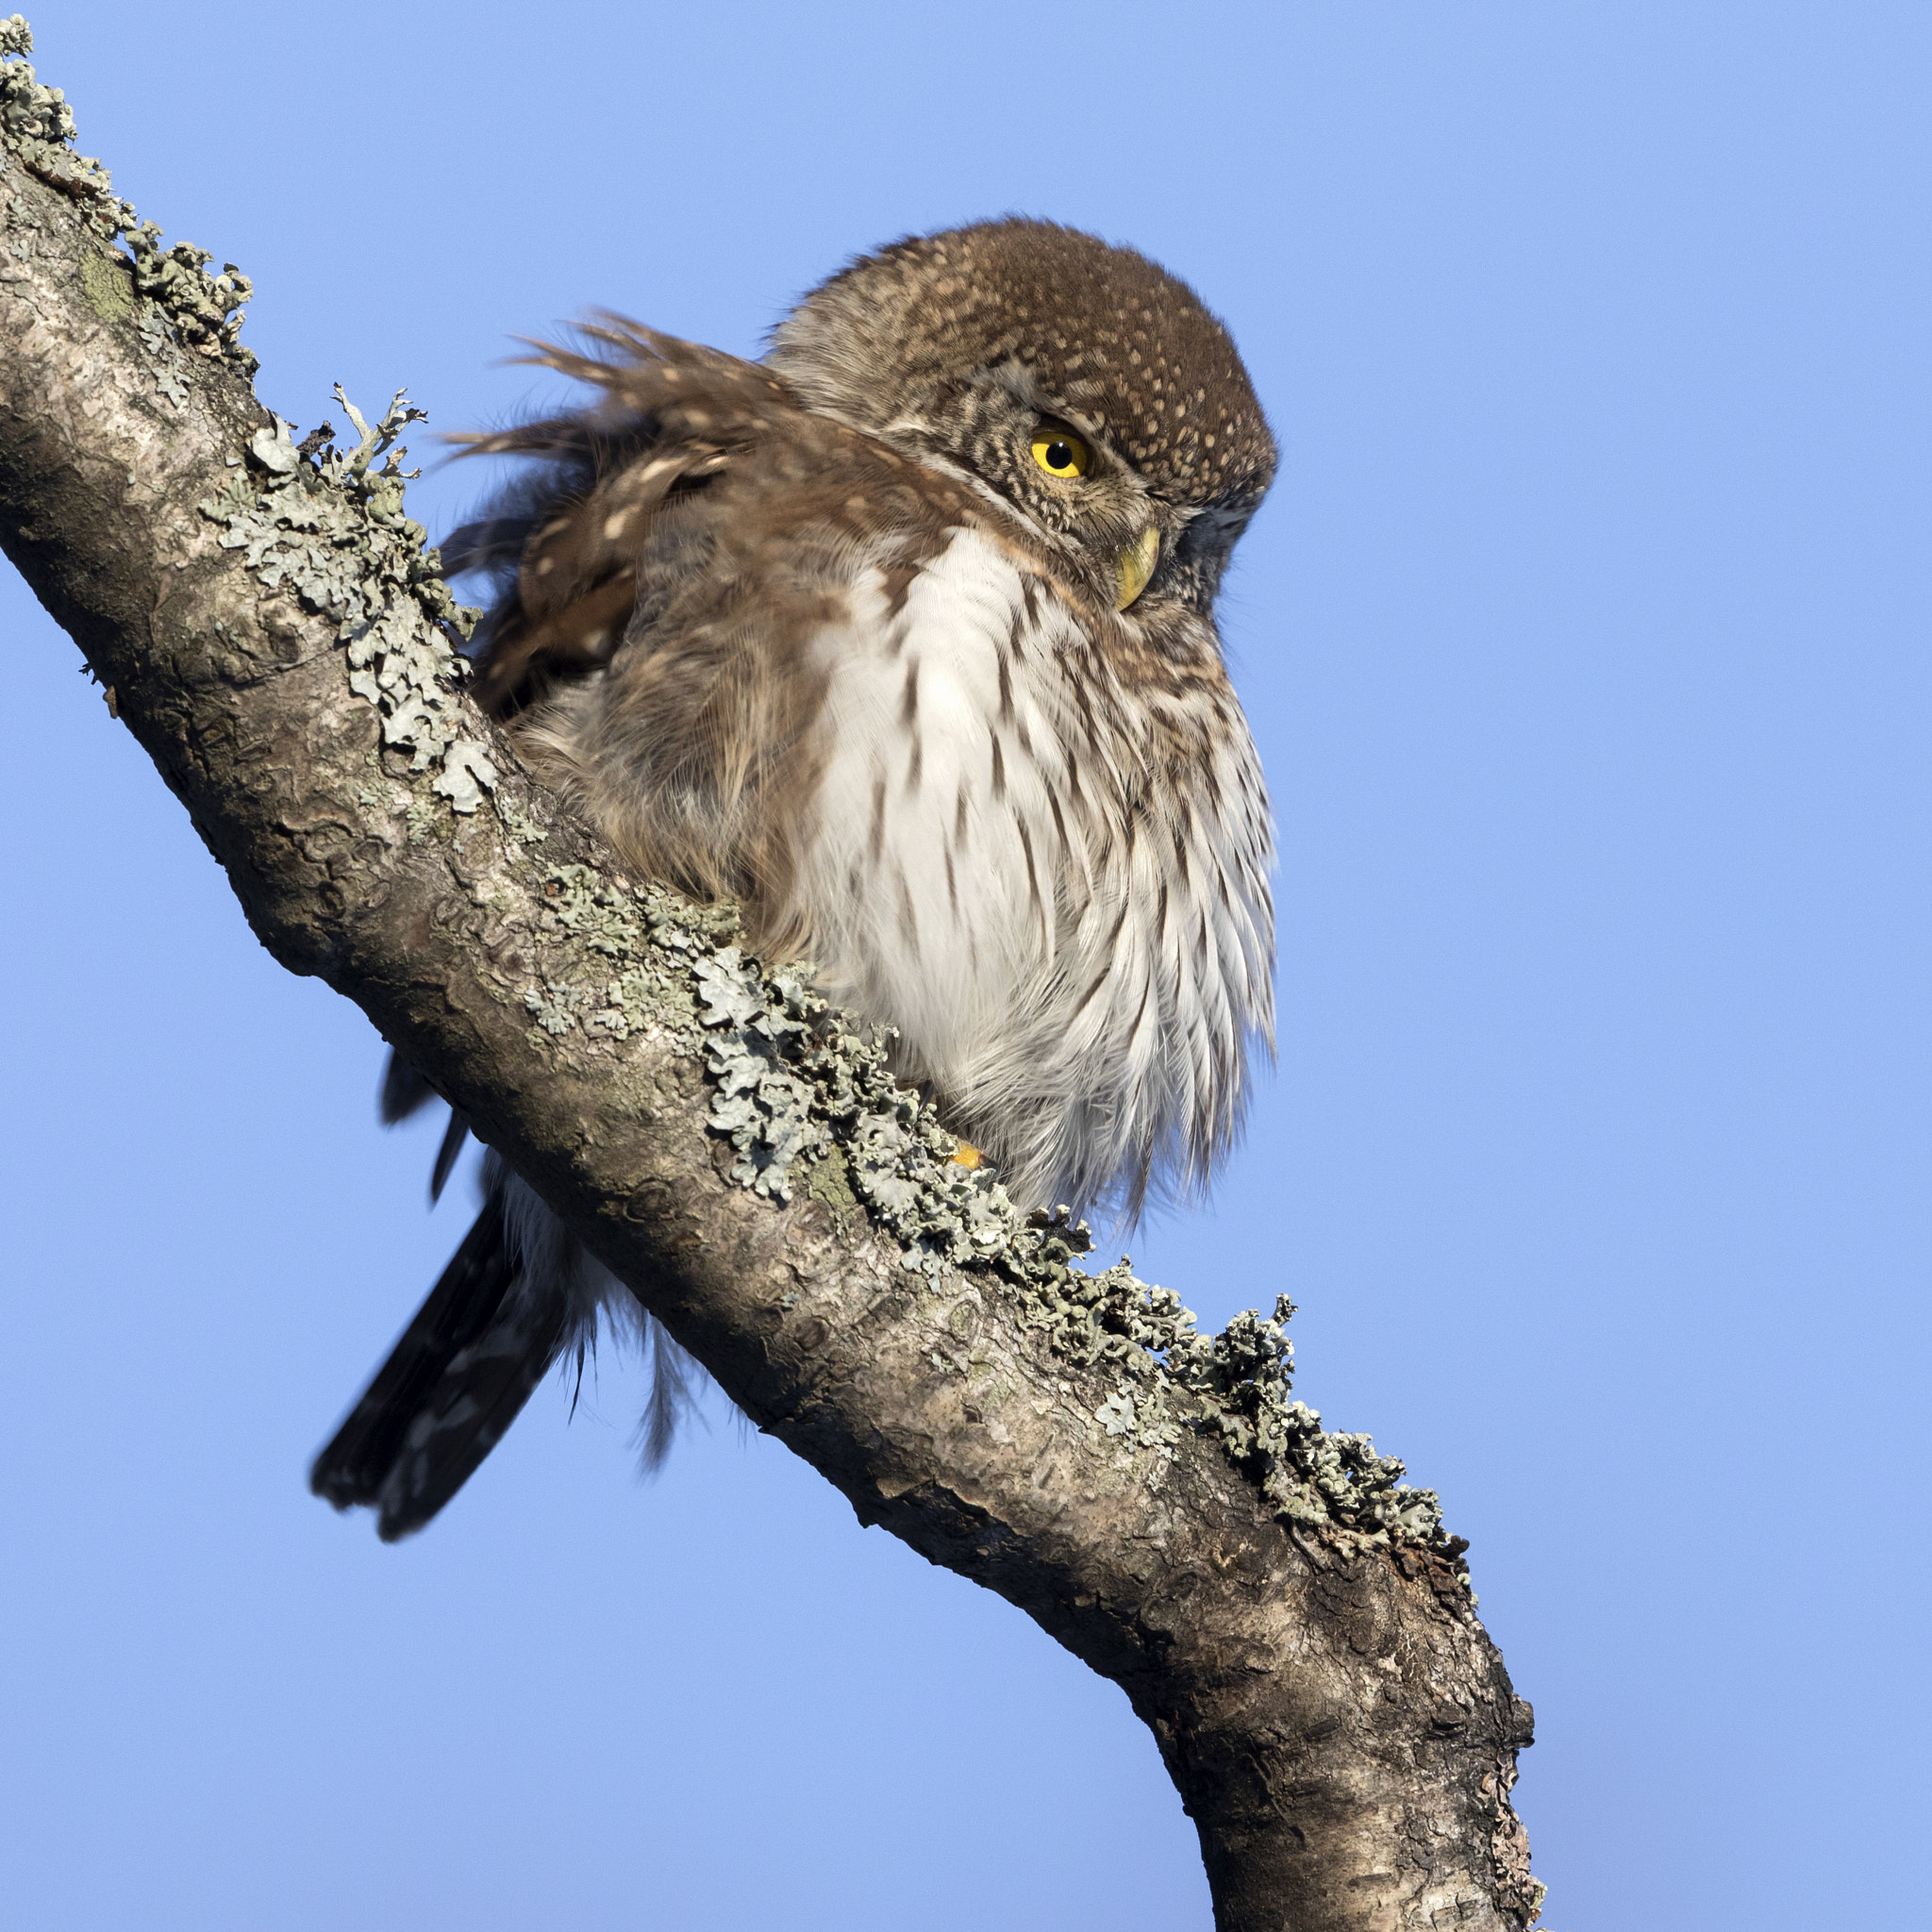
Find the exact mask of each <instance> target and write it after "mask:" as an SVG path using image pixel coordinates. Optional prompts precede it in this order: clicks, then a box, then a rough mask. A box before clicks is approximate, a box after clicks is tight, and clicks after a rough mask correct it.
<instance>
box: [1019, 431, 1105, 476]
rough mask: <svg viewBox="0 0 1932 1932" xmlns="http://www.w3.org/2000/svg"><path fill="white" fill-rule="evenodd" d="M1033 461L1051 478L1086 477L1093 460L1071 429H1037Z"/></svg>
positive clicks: (1034, 434) (1034, 435)
mask: <svg viewBox="0 0 1932 1932" xmlns="http://www.w3.org/2000/svg"><path fill="white" fill-rule="evenodd" d="M1033 460H1034V461H1035V462H1036V463H1038V464H1039V465H1040V467H1041V469H1042V470H1044V471H1045V472H1046V474H1047V475H1049V476H1063V477H1067V478H1070V479H1071V478H1072V477H1074V476H1084V475H1086V474H1087V466H1088V464H1089V463H1091V461H1092V460H1093V458H1092V456H1091V453H1090V452H1089V450H1088V448H1087V445H1086V444H1085V443H1084V442H1082V441H1080V439H1079V438H1078V437H1077V436H1075V435H1074V433H1073V431H1072V430H1070V429H1037V430H1035V431H1034V433H1033Z"/></svg>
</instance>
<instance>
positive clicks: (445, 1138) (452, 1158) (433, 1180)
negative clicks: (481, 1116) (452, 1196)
mask: <svg viewBox="0 0 1932 1932" xmlns="http://www.w3.org/2000/svg"><path fill="white" fill-rule="evenodd" d="M469 1138H470V1116H469V1115H468V1114H466V1113H465V1112H464V1111H463V1110H462V1108H459V1107H453V1108H450V1110H449V1125H448V1126H447V1127H445V1128H444V1129H443V1135H442V1145H441V1147H439V1148H438V1149H437V1150H436V1166H435V1168H434V1169H433V1170H432V1172H431V1174H430V1175H429V1205H430V1206H431V1207H432V1208H433V1207H435V1205H436V1204H437V1203H438V1202H439V1201H440V1200H441V1199H442V1191H443V1189H444V1188H446V1187H447V1186H448V1185H449V1177H450V1174H451V1172H452V1170H454V1168H455V1167H456V1164H457V1156H458V1155H459V1154H460V1153H461V1152H462V1151H463V1142H464V1141H467V1140H468V1139H469Z"/></svg>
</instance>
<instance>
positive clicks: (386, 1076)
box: [376, 1047, 436, 1127]
mask: <svg viewBox="0 0 1932 1932" xmlns="http://www.w3.org/2000/svg"><path fill="white" fill-rule="evenodd" d="M435 1098H436V1089H435V1088H434V1087H432V1086H431V1085H430V1084H429V1082H428V1081H427V1080H425V1078H424V1077H423V1075H422V1074H419V1073H418V1072H417V1071H416V1070H415V1068H414V1067H412V1066H411V1065H410V1064H409V1063H408V1060H406V1059H405V1058H403V1057H402V1055H401V1054H399V1053H398V1052H397V1051H396V1050H395V1048H394V1047H391V1048H390V1054H389V1064H388V1065H387V1066H386V1067H384V1068H383V1070H382V1092H381V1096H380V1098H379V1099H378V1100H377V1102H376V1110H377V1112H378V1113H379V1114H380V1115H381V1116H382V1124H383V1125H384V1126H386V1127H392V1126H394V1125H395V1124H396V1123H397V1122H398V1121H406V1120H408V1118H409V1116H410V1115H411V1114H412V1113H414V1112H416V1111H417V1110H418V1109H419V1108H422V1107H423V1106H425V1104H426V1103H427V1102H429V1101H432V1100H434V1099H435Z"/></svg>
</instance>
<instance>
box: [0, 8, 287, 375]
mask: <svg viewBox="0 0 1932 1932" xmlns="http://www.w3.org/2000/svg"><path fill="white" fill-rule="evenodd" d="M33 44H34V35H33V29H32V27H30V26H29V25H27V23H26V21H25V19H24V18H23V17H22V16H21V15H20V14H18V13H15V14H11V15H9V16H8V18H7V19H5V20H0V146H4V147H5V148H6V149H8V151H9V152H10V153H12V154H14V155H15V156H17V157H18V158H19V159H20V162H21V165H22V166H23V167H25V169H26V171H27V173H28V174H30V175H33V176H34V177H35V178H36V179H37V180H41V181H44V182H45V183H46V184H47V186H48V187H50V188H53V189H55V190H57V191H58V192H60V193H61V194H64V195H66V196H67V197H68V198H69V199H70V200H71V201H73V202H74V203H75V206H76V208H78V209H79V211H80V213H81V215H82V216H83V218H84V219H85V220H86V221H87V223H88V225H89V226H90V227H92V229H93V230H94V232H95V233H96V234H97V235H99V236H100V237H101V239H102V240H103V241H105V242H117V241H118V242H121V244H122V245H123V247H124V248H125V251H126V253H125V257H124V258H123V259H124V261H125V268H126V271H127V273H128V274H129V275H130V276H131V278H132V285H133V294H132V298H131V299H132V300H133V301H138V302H139V303H140V304H141V306H142V312H143V315H144V316H145V314H146V311H147V310H148V309H149V308H152V309H153V311H154V312H155V315H156V316H157V317H158V318H163V319H164V324H163V325H164V326H165V328H166V329H167V330H168V331H169V332H170V333H171V335H172V337H173V338H174V339H175V340H176V341H179V342H180V343H181V344H183V345H184V346H185V347H186V348H187V349H188V350H190V351H191V352H192V353H194V354H196V355H200V356H203V357H205V358H208V360H209V361H212V362H225V363H226V364H227V365H228V367H230V368H231V369H233V370H235V371H236V372H237V373H238V374H239V375H242V376H243V377H247V376H251V375H254V374H255V371H256V369H257V368H258V363H257V360H256V358H255V356H254V355H253V354H252V353H251V352H250V351H249V350H247V349H244V348H243V347H242V344H241V341H240V340H239V338H240V336H241V332H242V308H243V307H244V305H245V304H246V303H247V302H248V301H249V299H250V298H251V297H252V296H253V294H254V293H255V285H254V283H252V282H251V281H250V280H249V279H248V277H247V276H246V275H243V274H242V271H241V270H240V269H239V268H237V267H236V266H235V264H234V263H233V262H232V261H231V262H227V263H225V265H224V268H223V272H222V273H221V274H220V275H209V274H208V263H209V262H210V261H211V260H212V259H213V257H212V256H210V255H209V254H208V251H207V250H206V249H204V248H195V247H192V246H191V245H190V244H189V243H187V242H176V243H175V246H174V247H172V248H163V247H162V246H161V231H160V229H158V227H156V226H155V225H154V224H153V223H152V222H143V221H142V219H141V217H140V216H139V215H138V214H137V213H136V212H135V209H134V206H133V204H132V203H131V202H126V201H123V200H122V199H121V197H120V196H119V195H117V194H116V193H115V192H114V191H113V181H112V178H111V177H110V176H109V175H108V171H107V169H106V168H104V167H103V166H102V165H101V164H100V162H99V161H97V160H95V159H94V158H93V157H92V155H83V154H79V153H76V152H75V145H74V143H75V139H76V136H77V130H76V128H75V122H74V110H73V109H72V108H70V107H69V106H68V105H67V98H66V96H65V95H64V94H63V93H62V92H61V91H60V90H59V89H58V87H43V86H42V85H41V83H40V81H39V80H38V78H36V76H35V74H34V70H33V68H32V67H31V66H30V65H28V63H27V60H26V56H27V55H28V54H30V53H31V52H32V51H33ZM108 259H109V260H112V259H113V258H112V257H111V256H110V257H109V258H108ZM86 293H87V296H88V299H89V301H90V303H91V304H92V307H93V308H94V311H95V313H96V314H98V315H100V316H101V317H102V319H103V320H104V321H110V320H120V319H122V317H123V315H124V314H125V309H124V308H123V305H122V302H121V299H120V298H119V297H118V296H117V295H116V294H115V292H114V291H112V289H110V288H109V286H108V284H107V282H106V281H105V280H103V279H101V278H98V277H94V278H90V279H89V280H88V281H87V283H86ZM147 333H148V330H147V329H145V328H144V329H143V338H144V339H145V337H146V335H147ZM161 392H162V393H163V394H166V393H168V391H166V390H163V391H161Z"/></svg>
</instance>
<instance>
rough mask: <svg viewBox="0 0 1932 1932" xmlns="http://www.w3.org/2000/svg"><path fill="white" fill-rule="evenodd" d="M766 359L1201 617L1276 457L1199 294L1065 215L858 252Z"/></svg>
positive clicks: (1092, 566) (792, 321)
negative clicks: (1069, 224) (1060, 220)
mask: <svg viewBox="0 0 1932 1932" xmlns="http://www.w3.org/2000/svg"><path fill="white" fill-rule="evenodd" d="M766 362H767V366H768V367H770V368H771V369H772V370H773V371H774V372H775V373H776V374H777V375H779V376H780V377H781V378H782V380H783V381H784V382H785V383H786V384H787V385H788V386H789V387H790V388H791V390H792V391H793V392H794V393H796V394H797V395H798V396H799V398H800V399H801V400H802V401H803V402H804V403H805V404H806V405H807V407H808V408H811V409H813V410H815V411H818V412H820V413H823V414H825V415H829V416H834V417H837V418H839V419H840V420H841V421H843V422H846V423H849V424H850V425H852V426H853V427H855V428H858V429H861V430H863V431H865V432H866V433H867V434H869V435H872V436H875V437H877V438H878V439H880V440H881V441H885V442H887V443H890V444H892V445H894V446H896V447H898V448H900V449H903V450H904V451H906V453H907V454H908V455H909V456H912V457H914V458H917V459H918V460H920V461H922V462H924V463H927V464H933V465H938V466H940V467H942V468H946V469H950V470H952V471H955V472H956V473H958V475H961V476H962V477H963V478H965V479H966V480H968V481H969V482H971V483H973V484H975V485H976V486H978V487H979V488H980V489H981V490H983V491H987V492H989V493H990V494H991V495H992V496H994V497H996V498H997V499H998V500H999V502H1000V503H1001V505H1002V507H1003V508H1006V509H1007V510H1008V511H1009V512H1014V513H1017V514H1019V515H1020V516H1021V517H1022V518H1023V519H1024V520H1025V521H1026V522H1027V523H1029V524H1030V525H1032V526H1033V528H1034V530H1035V532H1036V534H1037V535H1038V536H1039V537H1040V538H1041V540H1042V541H1045V542H1046V543H1047V544H1048V545H1050V546H1051V547H1052V548H1054V549H1055V550H1057V551H1058V553H1059V554H1060V555H1061V556H1062V558H1064V559H1065V562H1066V565H1067V568H1068V569H1069V571H1070V572H1071V573H1072V574H1073V575H1074V576H1076V577H1077V578H1079V579H1081V580H1083V581H1084V582H1085V583H1086V585H1087V587H1088V588H1089V590H1090V591H1091V592H1092V594H1093V595H1094V596H1095V597H1096V598H1097V599H1102V600H1104V601H1106V602H1108V603H1110V604H1112V605H1113V606H1114V607H1115V608H1118V609H1124V608H1128V607H1131V606H1136V605H1139V604H1141V602H1142V600H1143V599H1144V600H1145V602H1146V606H1148V607H1153V606H1158V605H1159V604H1161V603H1167V602H1172V603H1174V604H1178V605H1181V606H1185V607H1188V608H1191V610H1192V611H1194V612H1196V613H1199V614H1201V615H1204V616H1205V615H1206V614H1207V613H1208V609H1209V608H1210V607H1211V606H1212V604H1213V601H1214V595H1215V591H1216V590H1217V588H1218V586H1219V584H1220V581H1221V575H1222V572H1223V570H1224V567H1225V565H1226V562H1227V558H1228V554H1229V552H1230V551H1231V550H1232V549H1233V547H1234V543H1235V540H1236V539H1237V538H1238V537H1239V536H1240V535H1241V531H1242V529H1243V528H1245V527H1246V525H1247V522H1248V519H1249V518H1250V517H1251V516H1252V515H1253V514H1254V512H1255V508H1256V507H1257V505H1258V504H1259V502H1260V500H1261V497H1262V495H1263V493H1264V492H1265V491H1266V490H1267V488H1268V484H1269V481H1270V479H1271V477H1272V476H1273V475H1274V461H1275V454H1274V439H1273V437H1272V436H1270V434H1269V432H1268V425H1267V423H1266V421H1265V420H1264V419H1263V417H1262V414H1261V407H1260V404H1259V403H1258V402H1257V400H1256V397H1255V391H1254V388H1253V386H1252V385H1251V384H1250V382H1249V380H1248V375H1247V371H1246V370H1245V369H1244V368H1243V367H1242V365H1241V356H1240V354H1239V353H1238V352H1237V350H1236V348H1235V345H1234V342H1233V341H1232V339H1231V338H1230V337H1229V335H1228V333H1227V330H1226V329H1225V328H1224V327H1223V325H1221V323H1220V322H1218V321H1217V320H1216V319H1215V317H1214V316H1212V315H1211V314H1209V313H1208V309H1207V308H1205V307H1204V306H1203V305H1202V303H1201V301H1200V299H1199V297H1197V296H1196V295H1195V294H1194V292H1193V291H1192V290H1191V289H1190V288H1189V287H1188V286H1187V285H1186V283H1184V282H1181V281H1178V280H1176V279H1175V278H1174V276H1173V275H1168V274H1167V273H1166V272H1165V271H1164V270H1163V269H1160V268H1158V267H1157V266H1156V264H1155V263H1153V262H1151V261H1149V260H1148V259H1147V258H1146V257H1145V256H1142V255H1138V254H1136V253H1135V252H1134V251H1133V250H1132V249H1130V248H1116V247H1113V246H1110V245H1109V244H1108V243H1107V242H1102V241H1100V240H1098V239H1097V238H1096V237H1094V236H1091V235H1085V234H1081V233H1080V232H1078V231H1077V230H1075V229H1072V228H1063V227H1059V226H1058V225H1055V224H1053V223H1050V222H1037V221H1024V220H1019V219H1010V220H1007V221H1001V222H987V223H981V224H978V225H974V226H972V227H966V228H955V229H951V230H948V231H947V232H945V233H942V234H938V235H927V236H923V237H916V238H912V239H909V240H907V241H904V242H895V243H893V244H892V245H891V247H888V248H883V249H881V250H879V251H878V252H877V253H876V254H874V255H867V256H862V257H860V258H858V260H856V261H854V262H853V263H851V264H850V266H848V267H847V268H845V269H843V270H841V272H840V273H839V274H838V275H834V276H833V277H832V278H831V279H830V280H829V281H827V282H825V283H824V285H823V286H821V287H820V288H818V289H817V290H815V291H813V292H812V293H811V294H809V295H808V296H807V297H806V299H805V300H804V301H803V302H802V303H800V304H799V306H798V308H796V309H794V310H793V311H792V313H791V315H790V316H789V317H788V318H787V319H786V320H785V321H784V322H783V323H781V324H780V325H779V326H778V328H777V330H776V331H775V332H774V338H773V341H772V346H771V350H770V353H769V355H768V356H767V358H766Z"/></svg>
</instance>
